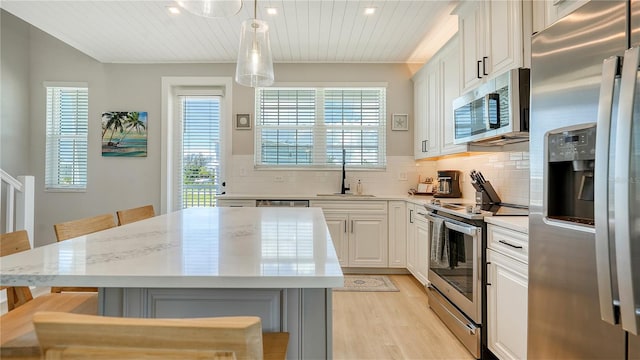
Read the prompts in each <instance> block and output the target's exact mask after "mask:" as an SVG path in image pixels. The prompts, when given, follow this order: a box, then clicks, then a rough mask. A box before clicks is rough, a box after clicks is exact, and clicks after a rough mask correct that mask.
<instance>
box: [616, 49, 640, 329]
mask: <svg viewBox="0 0 640 360" xmlns="http://www.w3.org/2000/svg"><path fill="white" fill-rule="evenodd" d="M639 60H640V48H638V47H634V48H631V49H629V50H627V51H626V52H625V54H624V62H623V67H622V81H621V83H620V100H619V106H618V121H617V129H616V146H615V148H616V150H615V183H614V200H615V207H614V211H615V214H616V221H615V238H616V242H615V244H616V264H617V274H618V291H619V295H620V321H621V323H622V328H623V329H624V330H627V331H628V332H630V333H632V334H634V335H637V334H638V327H639V325H640V324H639V322H640V316H638V314H637V313H636V309H637V308H638V307H639V306H638V302H637V300H638V299H639V298H640V294H639V293H640V286H635V287H634V281H633V280H634V279H633V275H634V273H635V274H636V276H638V274H639V273H640V266H639V265H640V264H639V263H638V262H637V261H638V257H640V248H639V247H640V243H639V242H638V238H639V236H640V234H638V233H636V232H635V231H634V230H635V229H634V228H632V227H635V224H633V223H632V221H631V216H632V215H635V214H634V213H636V210H635V209H634V208H633V206H634V205H635V204H633V203H631V199H630V196H631V195H632V192H631V191H630V188H631V186H635V185H636V182H637V180H636V179H631V175H632V174H631V171H630V167H631V166H632V163H631V139H632V134H633V131H634V129H633V117H634V116H633V115H634V114H633V108H634V105H635V92H636V83H637V74H638V65H640V63H639ZM633 175H634V176H637V175H636V174H633ZM634 200H635V199H634ZM631 240H633V241H634V243H633V244H632V243H631Z"/></svg>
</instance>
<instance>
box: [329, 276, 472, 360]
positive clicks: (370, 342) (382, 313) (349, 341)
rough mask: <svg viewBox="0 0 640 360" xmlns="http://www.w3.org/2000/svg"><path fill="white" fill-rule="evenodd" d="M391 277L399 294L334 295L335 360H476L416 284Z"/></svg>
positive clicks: (408, 277) (412, 280)
mask: <svg viewBox="0 0 640 360" xmlns="http://www.w3.org/2000/svg"><path fill="white" fill-rule="evenodd" d="M390 278H391V280H393V282H394V283H395V284H396V287H397V288H398V289H399V290H400V291H399V292H355V291H354V292H348V291H335V292H333V357H334V359H337V360H340V359H349V360H357V359H456V360H458V359H473V357H472V356H471V354H469V352H467V350H466V349H465V348H464V346H462V344H461V343H460V342H459V341H458V339H456V338H455V336H453V334H452V333H451V332H450V331H449V330H448V329H447V328H446V327H445V325H444V324H443V323H442V322H441V321H440V319H439V318H438V317H437V316H436V314H435V313H434V312H433V311H431V309H429V305H428V299H427V294H426V292H425V290H424V288H423V287H422V285H421V284H420V283H419V282H418V281H416V280H415V279H414V278H413V277H412V276H411V275H390Z"/></svg>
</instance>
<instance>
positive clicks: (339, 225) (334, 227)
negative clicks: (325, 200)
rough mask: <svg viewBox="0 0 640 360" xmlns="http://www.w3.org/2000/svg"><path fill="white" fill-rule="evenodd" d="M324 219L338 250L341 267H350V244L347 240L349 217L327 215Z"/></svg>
mask: <svg viewBox="0 0 640 360" xmlns="http://www.w3.org/2000/svg"><path fill="white" fill-rule="evenodd" d="M324 218H325V220H326V222H327V227H328V228H329V234H331V240H333V246H334V247H335V248H336V254H337V255H338V261H339V262H340V266H348V260H349V258H348V254H349V242H348V238H347V226H348V216H347V215H342V214H326V213H325V215H324Z"/></svg>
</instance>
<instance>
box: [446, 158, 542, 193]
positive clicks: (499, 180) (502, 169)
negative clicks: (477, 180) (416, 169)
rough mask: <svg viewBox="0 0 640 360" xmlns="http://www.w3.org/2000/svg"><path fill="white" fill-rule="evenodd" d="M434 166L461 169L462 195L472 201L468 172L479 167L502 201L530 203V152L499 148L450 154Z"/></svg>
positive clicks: (471, 187)
mask: <svg viewBox="0 0 640 360" xmlns="http://www.w3.org/2000/svg"><path fill="white" fill-rule="evenodd" d="M437 169H438V170H445V169H456V170H460V171H461V172H462V196H463V198H464V200H465V201H467V202H473V201H475V189H474V188H473V186H472V185H471V178H470V177H469V172H471V170H474V169H475V170H477V171H481V172H482V174H483V175H484V177H485V178H486V180H488V181H489V182H491V185H493V187H494V188H495V190H496V192H497V193H498V195H499V196H500V198H501V199H502V201H503V202H506V203H512V204H519V205H528V204H529V153H528V152H501V153H488V154H474V155H470V156H461V157H452V158H445V159H440V160H438V161H437Z"/></svg>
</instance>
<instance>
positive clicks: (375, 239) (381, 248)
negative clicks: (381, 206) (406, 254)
mask: <svg viewBox="0 0 640 360" xmlns="http://www.w3.org/2000/svg"><path fill="white" fill-rule="evenodd" d="M349 222H350V223H351V224H350V225H351V226H349V229H350V232H349V235H348V238H349V240H348V241H349V263H348V266H351V267H387V265H388V263H387V256H388V250H387V247H388V240H387V215H375V214H350V215H349Z"/></svg>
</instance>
